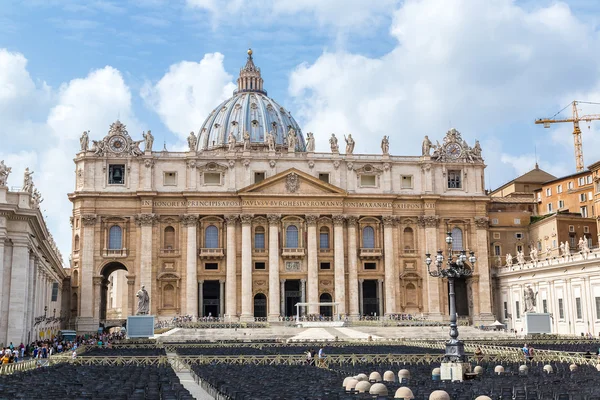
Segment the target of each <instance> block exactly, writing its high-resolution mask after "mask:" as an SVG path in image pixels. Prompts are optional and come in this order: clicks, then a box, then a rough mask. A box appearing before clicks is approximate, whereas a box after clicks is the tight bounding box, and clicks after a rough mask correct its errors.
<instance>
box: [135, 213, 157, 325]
mask: <svg viewBox="0 0 600 400" xmlns="http://www.w3.org/2000/svg"><path fill="white" fill-rule="evenodd" d="M156 219H157V217H156V214H138V215H137V216H136V220H137V224H138V225H139V226H140V227H141V230H142V235H141V236H142V238H141V241H142V245H141V246H140V284H141V285H142V286H144V287H145V288H146V291H147V292H148V297H149V298H150V304H149V305H148V314H150V315H152V314H153V306H152V300H153V299H154V296H153V295H152V225H154V222H155V221H156Z"/></svg>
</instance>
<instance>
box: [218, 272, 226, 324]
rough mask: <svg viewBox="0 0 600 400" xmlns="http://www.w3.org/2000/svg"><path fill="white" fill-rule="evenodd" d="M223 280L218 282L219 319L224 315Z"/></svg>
mask: <svg viewBox="0 0 600 400" xmlns="http://www.w3.org/2000/svg"><path fill="white" fill-rule="evenodd" d="M224 310H225V280H223V279H220V280H219V317H222V316H223V315H224V314H225V311H224Z"/></svg>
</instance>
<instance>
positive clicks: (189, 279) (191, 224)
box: [181, 214, 199, 316]
mask: <svg viewBox="0 0 600 400" xmlns="http://www.w3.org/2000/svg"><path fill="white" fill-rule="evenodd" d="M181 221H182V222H183V226H184V227H186V231H187V243H186V254H187V255H186V270H185V278H186V284H185V288H186V315H192V316H198V315H199V314H198V270H197V268H198V262H197V260H198V254H197V253H198V250H197V243H198V240H197V236H196V235H197V233H196V227H197V225H198V216H197V215H194V214H187V215H184V216H182V218H181Z"/></svg>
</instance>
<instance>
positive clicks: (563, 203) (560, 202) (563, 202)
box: [558, 200, 565, 210]
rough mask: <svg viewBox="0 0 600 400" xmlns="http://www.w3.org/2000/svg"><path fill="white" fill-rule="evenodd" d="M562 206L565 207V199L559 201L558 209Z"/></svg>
mask: <svg viewBox="0 0 600 400" xmlns="http://www.w3.org/2000/svg"><path fill="white" fill-rule="evenodd" d="M561 208H565V201H564V200H559V201H558V209H559V210H560V209H561Z"/></svg>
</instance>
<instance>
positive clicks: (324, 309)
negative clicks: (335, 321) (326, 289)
mask: <svg viewBox="0 0 600 400" xmlns="http://www.w3.org/2000/svg"><path fill="white" fill-rule="evenodd" d="M331 302H332V299H331V295H330V294H329V293H322V294H321V295H320V296H319V303H331ZM332 308H333V306H323V305H322V306H320V307H319V313H320V314H321V315H322V316H324V317H331V316H333V310H332Z"/></svg>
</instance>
